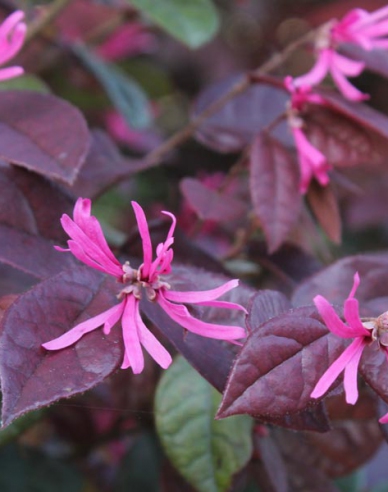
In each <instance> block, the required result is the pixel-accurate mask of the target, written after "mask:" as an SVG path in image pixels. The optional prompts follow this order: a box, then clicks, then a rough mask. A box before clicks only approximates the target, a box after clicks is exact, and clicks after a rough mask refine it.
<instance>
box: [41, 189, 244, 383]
mask: <svg viewBox="0 0 388 492" xmlns="http://www.w3.org/2000/svg"><path fill="white" fill-rule="evenodd" d="M132 207H133V210H134V212H135V216H136V221H137V225H138V228H139V233H140V237H141V239H142V244H143V263H142V264H141V265H140V266H139V268H137V269H134V268H132V267H131V266H130V264H129V263H128V262H126V263H124V264H121V263H120V262H119V261H118V260H117V259H116V258H115V256H114V255H113V253H112V251H111V250H110V248H109V246H108V244H107V242H106V239H105V237H104V234H103V232H102V229H101V226H100V224H99V222H98V220H97V219H96V217H94V216H92V215H91V214H90V212H91V201H90V200H89V199H83V198H79V199H78V200H77V202H76V204H75V207H74V214H73V219H71V218H70V217H69V216H68V215H66V214H65V215H63V216H62V218H61V223H62V226H63V228H64V229H65V231H66V232H67V234H68V235H69V236H70V238H71V239H70V240H69V241H68V243H67V244H68V249H63V248H60V247H56V249H58V250H59V251H70V252H71V253H73V255H74V256H75V257H76V258H78V259H79V260H80V261H82V262H83V263H85V264H86V265H88V266H90V267H92V268H95V269H96V270H100V271H102V272H104V273H107V274H109V275H112V276H113V277H115V278H116V279H117V281H118V282H120V283H122V284H123V288H122V290H121V292H120V293H119V295H118V298H119V299H120V300H121V302H120V303H118V304H117V305H115V306H113V307H111V308H110V309H108V310H107V311H104V312H103V313H101V314H99V315H97V316H95V317H93V318H90V319H88V320H87V321H84V322H82V323H80V324H78V325H77V326H75V327H74V328H72V329H71V330H70V331H68V332H66V333H64V334H63V335H62V336H60V337H58V338H56V339H55V340H51V341H50V342H47V343H44V344H43V347H44V348H45V349H47V350H59V349H62V348H65V347H69V346H70V345H72V344H73V343H75V342H77V341H78V340H79V339H80V338H81V337H82V336H83V335H84V334H85V333H88V332H90V331H93V330H95V329H97V328H99V327H101V326H103V332H104V334H105V335H108V334H109V333H110V330H111V328H112V327H113V326H114V325H115V324H116V323H117V322H118V321H119V320H120V319H121V326H122V334H123V341H124V349H125V350H124V360H123V363H122V366H121V367H122V368H123V369H126V368H128V367H131V368H132V371H133V372H134V373H135V374H139V373H140V372H141V371H142V370H143V367H144V357H143V352H142V348H141V346H143V347H144V348H145V350H146V351H147V352H148V353H149V354H150V355H151V356H152V357H153V359H154V360H155V361H156V362H157V363H158V364H159V365H160V366H161V367H163V368H164V369H165V368H167V367H168V366H169V365H170V363H171V356H170V354H169V353H168V352H167V350H166V349H165V348H164V347H163V346H162V344H161V343H160V342H159V341H158V340H157V339H156V338H155V336H154V335H153V334H152V333H151V332H150V331H149V330H148V328H147V327H146V326H145V324H144V322H143V320H142V319H141V316H140V309H139V303H140V299H141V298H142V297H143V296H145V297H146V298H147V299H148V300H149V301H152V302H157V303H158V304H159V305H160V307H161V308H162V309H163V310H164V311H165V312H166V313H167V314H168V316H169V317H170V318H171V319H173V320H174V321H176V322H177V323H178V324H180V325H181V326H182V327H183V328H185V329H186V330H188V331H191V332H193V333H196V334H197V335H202V336H204V337H209V338H215V339H220V340H227V341H232V340H236V339H241V338H244V337H245V330H244V328H242V327H240V326H227V325H215V324H212V323H207V322H204V321H201V320H199V319H196V318H194V317H193V316H191V314H190V313H189V311H188V309H187V307H186V306H185V305H184V304H186V303H188V304H200V305H206V306H214V307H220V308H226V309H237V310H240V311H244V312H246V310H245V308H244V307H243V306H241V305H240V304H236V303H232V302H226V301H219V300H217V299H218V298H219V297H220V296H222V295H223V294H225V293H226V292H228V291H230V290H231V289H233V288H235V287H237V285H238V280H230V281H229V282H226V283H225V284H224V285H221V286H220V287H217V288H215V289H211V290H206V291H192V292H178V291H173V290H171V287H170V285H169V284H168V283H167V281H166V280H165V279H164V278H163V276H164V275H167V274H169V273H170V272H171V262H172V259H173V250H172V249H171V246H172V244H173V242H174V237H173V234H174V230H175V224H176V219H175V216H174V215H173V214H171V213H169V212H162V213H163V214H165V215H167V216H168V217H170V218H171V221H172V224H171V227H170V230H169V232H168V234H167V238H166V240H165V241H164V242H163V243H160V244H159V245H158V246H157V248H156V258H155V259H154V260H153V259H152V244H151V237H150V233H149V229H148V224H147V220H146V217H145V214H144V211H143V209H142V208H141V206H140V205H139V204H138V203H136V202H132Z"/></svg>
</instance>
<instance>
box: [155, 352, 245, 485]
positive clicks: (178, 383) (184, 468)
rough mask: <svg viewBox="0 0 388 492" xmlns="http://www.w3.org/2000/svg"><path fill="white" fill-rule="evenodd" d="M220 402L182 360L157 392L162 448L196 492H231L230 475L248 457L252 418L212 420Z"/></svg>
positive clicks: (156, 402) (210, 388) (156, 415)
mask: <svg viewBox="0 0 388 492" xmlns="http://www.w3.org/2000/svg"><path fill="white" fill-rule="evenodd" d="M220 398H221V397H220V395H219V393H218V392H217V391H216V390H214V389H213V388H212V387H211V386H210V385H209V383H207V382H206V381H205V380H204V379H203V378H202V377H201V376H200V375H199V374H198V373H197V372H196V371H195V370H194V369H192V367H191V366H190V365H189V364H188V363H187V362H186V361H185V360H184V359H183V358H182V357H178V358H177V359H176V360H175V361H174V363H173V364H172V365H171V367H170V368H169V369H168V370H167V371H166V372H165V373H164V374H163V376H162V378H161V380H160V383H159V386H158V389H157V392H156V397H155V417H156V426H157V431H158V434H159V437H160V439H161V441H162V444H163V446H164V448H165V450H166V452H167V455H168V456H169V458H170V459H171V461H172V462H173V464H174V465H175V467H176V468H177V469H178V471H179V472H180V473H181V474H182V475H183V476H184V477H185V478H186V480H188V481H189V482H190V483H191V484H192V485H194V487H195V488H196V489H197V490H198V491H200V492H224V491H227V490H229V488H230V485H231V481H232V477H233V475H234V474H235V473H236V472H237V471H238V470H240V469H241V468H242V467H243V466H244V465H245V464H246V463H247V461H248V460H249V459H250V457H251V454H252V424H253V421H252V419H251V418H249V417H246V416H239V417H233V418H230V419H227V420H224V421H222V422H220V421H215V420H214V413H215V411H216V408H217V406H218V404H219V402H220Z"/></svg>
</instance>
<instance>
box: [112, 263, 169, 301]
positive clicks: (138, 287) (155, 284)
mask: <svg viewBox="0 0 388 492" xmlns="http://www.w3.org/2000/svg"><path fill="white" fill-rule="evenodd" d="M122 268H123V272H124V274H123V276H122V282H123V283H124V284H126V285H125V287H124V288H123V289H122V290H121V291H120V292H119V294H118V295H117V297H118V298H119V299H122V298H123V297H124V296H126V295H129V294H132V295H133V296H135V297H136V299H139V300H140V299H141V298H142V296H143V293H145V295H146V297H147V299H148V300H149V301H153V300H155V298H156V294H157V292H158V290H159V289H162V288H163V289H171V285H170V284H169V283H168V282H166V281H165V280H163V279H162V278H161V277H160V276H159V275H156V276H153V279H152V282H151V281H150V280H149V279H145V278H142V271H141V270H142V265H140V267H139V268H138V269H137V270H136V269H135V268H132V267H131V266H130V264H129V261H126V262H125V263H124V265H123V267H122Z"/></svg>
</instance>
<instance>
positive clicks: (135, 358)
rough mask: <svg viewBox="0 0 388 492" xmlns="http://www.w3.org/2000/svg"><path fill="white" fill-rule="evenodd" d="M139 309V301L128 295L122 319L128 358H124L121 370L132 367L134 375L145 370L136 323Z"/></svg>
mask: <svg viewBox="0 0 388 492" xmlns="http://www.w3.org/2000/svg"><path fill="white" fill-rule="evenodd" d="M138 309H139V301H138V300H137V299H136V298H135V297H134V296H133V295H127V297H126V299H125V308H124V313H123V316H122V319H121V325H122V329H123V340H124V348H125V353H126V358H124V361H123V364H122V365H121V368H122V369H126V368H127V367H131V368H132V371H133V373H134V374H140V373H141V372H142V370H143V369H144V356H143V352H142V349H141V345H140V340H139V333H138V329H137V323H136V311H137V310H138ZM128 363H129V364H128Z"/></svg>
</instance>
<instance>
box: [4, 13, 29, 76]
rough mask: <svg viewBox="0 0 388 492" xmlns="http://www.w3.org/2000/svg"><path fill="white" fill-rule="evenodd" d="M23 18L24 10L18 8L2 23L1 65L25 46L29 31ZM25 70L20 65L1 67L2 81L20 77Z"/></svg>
mask: <svg viewBox="0 0 388 492" xmlns="http://www.w3.org/2000/svg"><path fill="white" fill-rule="evenodd" d="M23 19H24V12H22V11H21V10H16V12H14V13H13V14H11V15H9V16H8V17H7V18H6V19H5V20H4V22H3V23H2V24H1V25H0V65H3V64H4V63H7V62H8V61H9V60H11V58H13V57H14V56H15V55H16V54H17V53H18V51H19V50H20V48H21V47H22V46H23V43H24V39H25V36H26V32H27V26H26V24H25V23H24V22H23ZM23 72H24V70H23V68H22V67H18V66H14V67H7V68H1V69H0V81H1V80H7V79H12V78H13V77H18V76H19V75H21V74H22V73H23Z"/></svg>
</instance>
